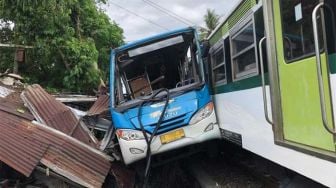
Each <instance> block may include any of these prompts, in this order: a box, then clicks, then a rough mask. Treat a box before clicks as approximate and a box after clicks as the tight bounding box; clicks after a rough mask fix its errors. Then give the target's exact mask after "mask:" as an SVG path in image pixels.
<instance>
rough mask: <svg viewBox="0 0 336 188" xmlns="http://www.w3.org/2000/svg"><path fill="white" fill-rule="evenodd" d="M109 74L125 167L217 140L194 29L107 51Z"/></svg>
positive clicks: (216, 131) (210, 102) (217, 129)
mask: <svg viewBox="0 0 336 188" xmlns="http://www.w3.org/2000/svg"><path fill="white" fill-rule="evenodd" d="M110 75H111V78H110V80H111V82H110V83H111V85H110V88H111V91H110V93H111V102H112V104H111V107H112V109H111V113H112V119H113V124H114V127H115V128H116V135H117V138H118V141H119V145H120V149H121V152H122V156H123V160H124V163H125V164H130V163H133V162H135V161H137V160H140V159H143V158H145V157H148V156H150V155H152V154H158V153H162V152H165V151H168V150H173V149H177V148H180V147H183V146H187V145H191V144H196V143H201V142H204V141H206V140H211V139H216V138H219V137H220V133H219V128H218V125H217V120H216V116H215V112H214V106H213V103H212V100H211V96H210V94H209V87H208V85H207V84H206V83H205V80H204V73H203V62H202V57H201V48H200V44H199V41H198V40H197V33H196V31H195V29H194V28H186V29H182V30H177V31H173V32H169V33H164V34H161V35H158V36H154V37H150V38H147V39H144V40H141V41H137V42H134V43H131V44H127V45H124V46H121V47H119V48H117V49H114V50H112V54H111V74H110ZM112 94H114V95H112ZM149 146H150V147H149ZM148 148H149V149H148Z"/></svg>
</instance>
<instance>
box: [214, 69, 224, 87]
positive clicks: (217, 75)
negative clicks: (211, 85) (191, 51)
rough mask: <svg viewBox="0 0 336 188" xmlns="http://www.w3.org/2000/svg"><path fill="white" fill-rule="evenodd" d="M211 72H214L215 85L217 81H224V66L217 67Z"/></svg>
mask: <svg viewBox="0 0 336 188" xmlns="http://www.w3.org/2000/svg"><path fill="white" fill-rule="evenodd" d="M213 72H214V81H215V83H216V82H219V81H222V80H225V67H224V65H223V66H220V67H217V68H216V69H214V70H213Z"/></svg>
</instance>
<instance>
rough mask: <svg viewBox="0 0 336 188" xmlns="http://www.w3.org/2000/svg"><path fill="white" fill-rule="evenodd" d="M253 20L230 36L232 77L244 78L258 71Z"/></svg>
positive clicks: (236, 78)
mask: <svg viewBox="0 0 336 188" xmlns="http://www.w3.org/2000/svg"><path fill="white" fill-rule="evenodd" d="M254 39H255V38H254V25H253V22H250V23H248V24H247V26H245V27H242V28H241V29H240V30H239V31H238V32H237V34H234V35H233V36H232V37H231V45H232V46H231V47H232V66H233V67H232V68H233V79H234V80H238V79H244V78H247V77H251V76H254V75H256V74H257V73H258V69H257V61H256V54H255V53H256V48H255V47H256V44H255V40H254Z"/></svg>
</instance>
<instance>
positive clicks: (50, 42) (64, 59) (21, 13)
mask: <svg viewBox="0 0 336 188" xmlns="http://www.w3.org/2000/svg"><path fill="white" fill-rule="evenodd" d="M96 3H105V1H103V0H39V1H38V0H0V19H1V20H2V21H4V22H9V21H10V22H13V23H14V24H15V27H14V29H13V30H12V31H11V30H9V31H7V32H8V36H12V37H10V40H7V41H5V42H9V43H15V44H26V45H31V46H34V49H33V50H28V54H27V63H26V64H24V65H21V66H20V73H21V74H23V76H24V77H25V78H27V80H28V81H29V82H37V83H40V84H41V85H43V86H44V87H47V88H54V89H58V90H65V91H74V92H89V91H92V89H96V88H97V86H98V84H99V83H100V79H101V78H102V79H103V80H107V78H108V76H107V75H108V70H109V61H108V60H109V51H110V49H111V48H114V47H117V46H119V45H121V44H122V43H123V31H122V29H121V28H120V27H119V26H118V25H117V24H116V23H115V22H113V21H111V20H110V19H109V17H108V16H107V15H106V14H105V13H104V12H103V11H101V10H100V9H99V8H98V7H97V4H96ZM2 32H5V31H4V28H0V34H1V37H2V38H0V39H1V40H2V42H4V41H3V40H4V39H3V38H4V37H3V36H7V35H3V34H2ZM0 50H1V51H0V70H2V69H3V66H6V65H5V64H3V63H2V62H7V61H8V62H9V63H10V64H11V63H12V62H13V60H14V59H13V55H11V56H12V57H9V53H1V52H3V51H4V49H0ZM5 54H7V55H6V56H5ZM4 58H5V59H8V60H7V61H5V60H3V59H4ZM10 58H12V59H11V60H10Z"/></svg>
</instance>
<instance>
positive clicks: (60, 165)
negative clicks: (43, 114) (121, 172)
mask: <svg viewBox="0 0 336 188" xmlns="http://www.w3.org/2000/svg"><path fill="white" fill-rule="evenodd" d="M37 127H38V129H39V131H37V132H36V135H35V136H36V137H37V138H39V139H40V140H41V142H46V143H48V144H49V148H48V150H47V151H46V152H45V154H44V156H43V157H42V159H41V163H42V164H44V165H46V166H47V167H48V168H50V169H52V170H53V171H55V172H56V173H58V174H60V175H63V176H65V177H67V178H69V179H70V180H72V181H74V182H76V183H79V184H81V185H83V186H85V187H101V186H102V184H103V183H104V181H105V178H106V176H107V174H108V173H109V170H110V167H111V161H112V158H111V157H109V156H107V155H106V154H104V153H102V152H100V151H99V150H96V149H94V148H92V147H90V146H88V145H86V144H84V143H82V142H80V141H78V140H76V139H74V138H72V137H70V136H68V135H65V134H64V133H62V132H60V131H57V130H55V129H52V128H50V127H47V126H39V125H37Z"/></svg>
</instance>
